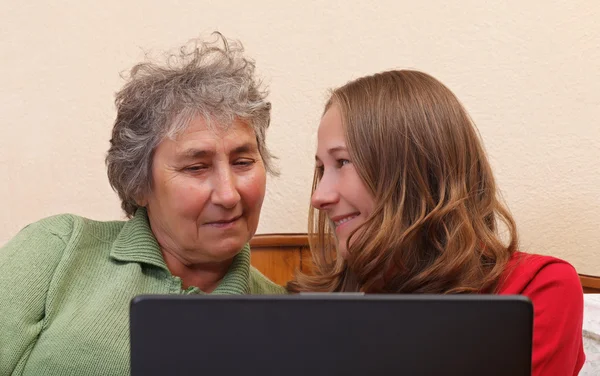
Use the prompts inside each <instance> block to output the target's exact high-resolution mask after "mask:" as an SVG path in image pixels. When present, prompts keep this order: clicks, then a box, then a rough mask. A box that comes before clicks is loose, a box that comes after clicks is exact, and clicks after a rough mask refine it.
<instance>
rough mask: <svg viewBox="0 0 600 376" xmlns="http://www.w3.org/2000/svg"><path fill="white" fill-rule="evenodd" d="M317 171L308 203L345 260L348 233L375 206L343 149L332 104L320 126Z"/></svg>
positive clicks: (337, 114) (338, 116)
mask: <svg viewBox="0 0 600 376" xmlns="http://www.w3.org/2000/svg"><path fill="white" fill-rule="evenodd" d="M315 159H316V168H317V170H319V172H320V176H321V179H320V180H319V182H318V184H317V187H316V188H315V191H314V192H313V195H312V199H311V203H312V206H313V207H314V208H315V209H318V210H321V211H323V212H325V213H326V214H327V216H328V217H329V219H330V220H331V223H332V226H333V228H334V229H335V235H336V238H337V242H338V250H339V252H340V255H341V256H342V257H344V258H346V257H347V255H348V249H347V248H346V244H347V240H348V237H349V235H350V233H351V232H352V231H353V230H355V229H356V228H358V226H360V225H361V224H362V223H364V222H365V221H366V220H367V218H368V217H369V215H370V214H371V212H372V211H373V207H374V206H375V200H374V198H373V196H372V194H371V193H370V192H369V190H368V189H367V187H366V186H365V184H364V183H363V181H362V180H361V178H360V177H359V175H358V173H357V172H356V170H355V166H354V165H353V164H352V160H351V159H350V154H349V153H348V149H347V146H346V139H345V137H344V129H343V126H342V116H341V113H340V111H339V109H338V108H337V107H336V106H335V105H332V106H331V107H330V108H329V110H327V112H325V115H323V118H322V119H321V124H320V125H319V133H318V144H317V154H316V155H315Z"/></svg>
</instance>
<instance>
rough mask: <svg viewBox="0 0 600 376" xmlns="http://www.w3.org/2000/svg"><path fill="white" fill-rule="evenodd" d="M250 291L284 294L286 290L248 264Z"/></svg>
mask: <svg viewBox="0 0 600 376" xmlns="http://www.w3.org/2000/svg"><path fill="white" fill-rule="evenodd" d="M250 293H251V294H285V293H286V290H285V288H283V287H282V286H279V285H278V284H276V283H274V282H272V281H271V280H270V279H268V278H267V277H265V276H264V275H263V274H262V273H261V272H259V271H258V269H256V268H255V267H254V266H250Z"/></svg>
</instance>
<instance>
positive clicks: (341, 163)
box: [337, 159, 350, 167]
mask: <svg viewBox="0 0 600 376" xmlns="http://www.w3.org/2000/svg"><path fill="white" fill-rule="evenodd" d="M337 163H338V166H339V167H343V166H345V165H347V164H348V163H350V161H349V160H347V159H338V160H337Z"/></svg>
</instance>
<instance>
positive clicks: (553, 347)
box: [499, 252, 585, 376]
mask: <svg viewBox="0 0 600 376" xmlns="http://www.w3.org/2000/svg"><path fill="white" fill-rule="evenodd" d="M503 278H504V280H503V282H502V283H501V285H500V289H499V294H501V295H525V296H527V297H528V298H529V299H531V301H532V302H533V312H534V318H533V358H532V373H531V375H532V376H542V375H544V376H547V375H557V376H572V375H573V376H577V374H578V373H579V370H580V369H581V367H583V362H584V361H585V355H584V353H583V335H582V326H583V290H582V287H581V282H580V281H579V276H578V275H577V272H576V271H575V269H574V268H573V267H572V266H571V265H570V264H569V263H567V262H565V261H563V260H560V259H557V258H554V257H549V256H540V255H532V254H527V253H521V252H516V253H515V254H514V255H513V257H512V259H511V261H510V264H509V267H508V268H507V272H506V274H505V275H504V277H503Z"/></svg>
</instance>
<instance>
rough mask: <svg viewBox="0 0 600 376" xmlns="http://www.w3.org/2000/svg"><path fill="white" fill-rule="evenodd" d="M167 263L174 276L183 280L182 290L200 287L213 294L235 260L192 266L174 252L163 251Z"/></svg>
mask: <svg viewBox="0 0 600 376" xmlns="http://www.w3.org/2000/svg"><path fill="white" fill-rule="evenodd" d="M161 252H162V254H163V258H164V259H165V263H166V264H167V267H168V268H169V271H170V272H171V274H173V275H174V276H177V277H179V278H181V288H182V289H187V288H188V287H191V286H194V287H198V288H199V289H200V290H202V291H203V292H205V293H211V292H213V290H214V289H216V288H217V286H218V285H219V283H220V282H221V280H222V279H223V277H225V274H227V271H228V270H229V267H230V266H231V263H232V262H233V259H230V260H226V261H223V262H208V263H199V264H192V263H189V262H187V261H186V260H184V259H183V258H181V257H180V256H179V255H177V254H176V253H174V252H170V251H169V250H166V249H161Z"/></svg>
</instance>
